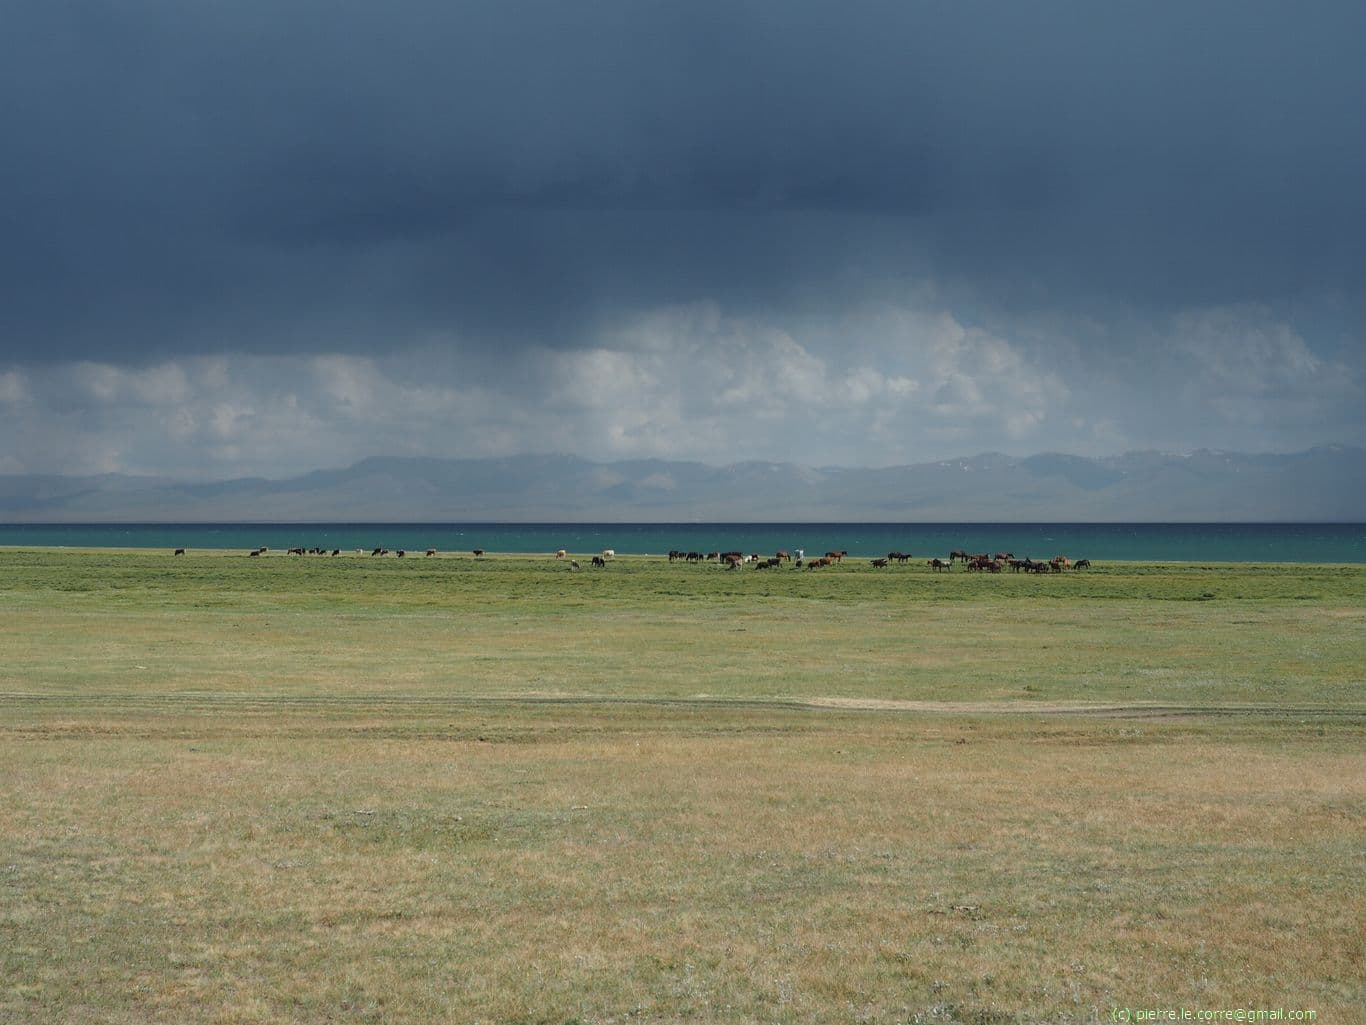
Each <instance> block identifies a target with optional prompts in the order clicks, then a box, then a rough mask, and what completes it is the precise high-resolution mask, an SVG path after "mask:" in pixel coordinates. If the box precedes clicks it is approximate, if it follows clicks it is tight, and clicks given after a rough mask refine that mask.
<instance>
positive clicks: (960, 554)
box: [949, 548, 970, 562]
mask: <svg viewBox="0 0 1366 1025" xmlns="http://www.w3.org/2000/svg"><path fill="white" fill-rule="evenodd" d="M969 558H970V556H969V555H968V553H967V552H965V551H963V550H962V549H961V548H955V549H954V550H953V551H951V552H949V562H953V561H954V560H955V559H962V560H963V561H964V562H967V561H968V559H969Z"/></svg>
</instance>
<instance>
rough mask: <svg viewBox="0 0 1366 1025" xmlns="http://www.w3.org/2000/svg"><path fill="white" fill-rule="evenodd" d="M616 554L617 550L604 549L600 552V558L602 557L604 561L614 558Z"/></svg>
mask: <svg viewBox="0 0 1366 1025" xmlns="http://www.w3.org/2000/svg"><path fill="white" fill-rule="evenodd" d="M616 554H617V550H616V549H615V548H604V549H603V550H602V557H603V558H604V559H613V558H616Z"/></svg>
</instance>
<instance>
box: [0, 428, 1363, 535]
mask: <svg viewBox="0 0 1366 1025" xmlns="http://www.w3.org/2000/svg"><path fill="white" fill-rule="evenodd" d="M0 519H3V520H5V521H8V522H106V521H115V522H117V521H138V520H144V521H168V522H171V521H185V522H196V521H201V522H202V521H233V520H253V521H272V520H280V521H289V520H314V521H364V520H390V521H422V520H427V521H460V520H470V521H478V520H484V521H512V522H515V521H527V522H535V521H550V522H553V521H561V520H563V521H573V520H583V521H598V520H605V521H611V520H619V521H632V520H635V521H645V522H649V521H693V520H698V521H709V520H710V521H746V520H748V521H756V522H761V521H774V520H780V521H781V520H786V521H793V522H796V521H821V520H868V521H889V522H896V521H914V520H919V521H926V522H930V521H950V522H952V521H964V522H971V521H1001V522H1009V521H1017V522H1028V521H1045V522H1046V521H1112V522H1115V521H1118V522H1123V521H1202V520H1203V521H1221V520H1231V521H1258V520H1260V521H1277V520H1287V521H1294V520H1309V521H1313V520H1337V521H1360V520H1366V450H1363V449H1360V448H1356V447H1352V446H1345V445H1326V446H1320V447H1317V448H1313V449H1309V450H1307V451H1305V452H1298V453H1290V454H1269V453H1264V454H1247V453H1232V452H1218V451H1208V450H1201V451H1197V452H1193V453H1190V454H1183V455H1173V454H1166V453H1158V452H1128V453H1124V454H1122V455H1117V456H1110V457H1104V458H1096V459H1092V458H1087V457H1082V456H1072V455H1066V454H1062V453H1040V454H1038V455H1033V456H1025V457H1013V456H1004V455H1001V454H999V453H982V454H980V455H976V456H971V457H965V458H961V459H950V460H940V461H936V462H930V463H920V464H915V465H908V466H893V467H885V468H877V469H869V468H853V467H820V468H813V467H809V466H799V465H795V464H782V463H769V462H745V463H732V464H727V465H721V466H712V465H708V464H704V463H698V462H688V461H672V460H664V459H636V460H622V461H617V462H607V463H600V462H593V461H590V460H587V459H582V458H579V457H576V456H560V455H522V456H509V457H506V458H494V459H439V458H425V457H395V458H382V457H372V458H368V459H364V460H362V461H360V462H358V463H356V464H354V465H352V466H350V467H346V468H344V469H334V470H315V471H312V472H310V473H306V474H302V475H299V476H297V477H291V478H287V479H283V480H268V479H265V478H240V479H236V480H226V481H214V482H204V483H192V482H182V481H174V480H170V479H166V478H161V477H135V476H127V475H120V474H104V475H100V476H93V477H62V476H55V475H10V476H0Z"/></svg>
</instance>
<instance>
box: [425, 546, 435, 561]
mask: <svg viewBox="0 0 1366 1025" xmlns="http://www.w3.org/2000/svg"><path fill="white" fill-rule="evenodd" d="M435 554H436V549H435V548H428V549H427V555H426V558H428V559H430V558H431V557H432V556H433V555H435Z"/></svg>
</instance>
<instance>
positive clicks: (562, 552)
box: [555, 548, 569, 559]
mask: <svg viewBox="0 0 1366 1025" xmlns="http://www.w3.org/2000/svg"><path fill="white" fill-rule="evenodd" d="M568 554H569V553H568V552H566V551H565V550H564V549H563V548H561V549H560V550H559V551H558V552H556V553H555V558H557V559H563V558H564V557H565V556H566V555H568Z"/></svg>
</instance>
